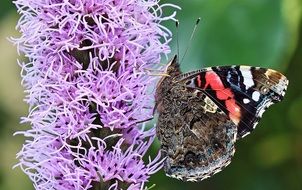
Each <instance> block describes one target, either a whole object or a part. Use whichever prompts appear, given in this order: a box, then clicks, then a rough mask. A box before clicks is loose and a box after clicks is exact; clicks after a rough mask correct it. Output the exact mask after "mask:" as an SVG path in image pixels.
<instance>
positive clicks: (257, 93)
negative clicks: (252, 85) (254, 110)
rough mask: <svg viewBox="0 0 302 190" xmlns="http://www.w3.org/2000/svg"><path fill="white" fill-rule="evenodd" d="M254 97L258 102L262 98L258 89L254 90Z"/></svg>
mask: <svg viewBox="0 0 302 190" xmlns="http://www.w3.org/2000/svg"><path fill="white" fill-rule="evenodd" d="M252 98H253V100H254V101H256V102H257V101H258V100H259V98H260V92H258V91H255V92H253V94H252Z"/></svg>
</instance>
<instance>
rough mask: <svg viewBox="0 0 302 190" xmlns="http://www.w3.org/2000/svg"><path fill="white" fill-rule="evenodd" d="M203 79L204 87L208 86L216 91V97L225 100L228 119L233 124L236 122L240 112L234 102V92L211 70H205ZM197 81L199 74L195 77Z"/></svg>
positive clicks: (238, 119)
mask: <svg viewBox="0 0 302 190" xmlns="http://www.w3.org/2000/svg"><path fill="white" fill-rule="evenodd" d="M205 79H206V84H205V86H204V89H206V88H207V87H208V86H210V88H211V89H212V90H214V91H215V92H216V97H217V99H219V100H221V101H224V102H225V106H226V109H227V110H228V112H229V117H230V119H231V120H232V121H233V122H234V123H235V124H238V123H239V121H240V117H241V113H240V107H239V105H237V104H236V101H235V99H234V93H233V92H232V91H231V89H230V88H225V87H224V85H223V83H222V81H221V79H220V77H219V76H218V75H217V74H216V73H215V72H213V71H209V72H206V75H205ZM199 81H200V76H198V77H197V83H198V84H199Z"/></svg>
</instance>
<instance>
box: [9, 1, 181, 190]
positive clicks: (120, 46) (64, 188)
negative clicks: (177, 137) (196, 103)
mask: <svg viewBox="0 0 302 190" xmlns="http://www.w3.org/2000/svg"><path fill="white" fill-rule="evenodd" d="M14 3H15V5H16V6H17V9H18V12H19V13H20V15H21V18H20V20H19V23H18V25H17V27H18V29H19V31H20V33H21V37H20V38H17V39H13V42H14V43H15V44H16V45H17V47H18V51H19V52H20V53H22V54H24V55H25V57H26V58H27V59H28V61H26V62H19V65H20V66H21V68H22V72H21V75H22V84H23V86H24V88H25V92H26V98H25V101H26V102H27V103H28V105H29V114H28V116H27V117H24V118H22V122H25V123H29V124H30V125H31V129H29V130H27V131H22V132H17V134H23V135H24V136H25V137H27V140H26V142H25V144H24V145H23V147H22V150H21V151H20V152H19V153H18V154H17V158H18V159H19V160H20V162H19V164H17V166H20V167H21V169H22V170H23V171H24V172H25V173H26V174H27V175H28V176H29V177H30V179H31V180H32V181H33V184H34V186H35V188H36V189H39V190H44V189H45V190H49V189H58V190H74V189H76V190H86V189H111V190H113V189H132V190H134V189H143V188H144V185H145V183H146V182H147V181H148V179H149V177H150V175H151V174H153V173H155V172H156V171H158V170H159V169H160V168H161V167H162V161H163V160H162V159H161V155H160V154H158V155H157V156H156V157H155V158H154V159H153V160H152V159H151V158H149V162H144V161H143V159H142V158H143V156H144V155H145V154H146V151H147V149H148V148H149V147H150V145H151V143H152V142H153V139H154V138H155V129H154V128H151V129H148V130H145V129H144V125H142V124H139V123H141V122H142V121H145V120H148V119H149V118H152V110H153V102H154V98H153V97H154V95H153V94H152V93H151V92H150V87H152V86H153V87H154V82H155V80H156V78H155V77H152V76H149V75H147V74H146V72H145V70H146V69H148V68H156V67H157V68H158V65H157V63H159V62H160V57H161V55H162V54H163V55H167V54H168V53H169V51H170V49H169V46H168V42H169V41H170V37H171V33H170V31H169V30H168V29H166V28H165V27H163V26H162V25H161V24H160V23H161V22H162V21H164V20H171V19H174V16H175V12H174V13H173V14H172V15H170V16H166V17H164V16H162V14H163V13H162V11H163V10H162V8H163V7H165V6H172V7H174V8H177V7H176V6H174V5H171V4H164V5H158V1H157V0H69V1H65V0H16V1H15V2H14Z"/></svg>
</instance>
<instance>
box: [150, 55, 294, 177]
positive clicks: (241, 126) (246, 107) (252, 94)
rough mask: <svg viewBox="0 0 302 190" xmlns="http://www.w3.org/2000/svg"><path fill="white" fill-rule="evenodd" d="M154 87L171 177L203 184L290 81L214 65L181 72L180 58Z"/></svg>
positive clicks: (261, 72) (260, 71)
mask: <svg viewBox="0 0 302 190" xmlns="http://www.w3.org/2000/svg"><path fill="white" fill-rule="evenodd" d="M166 74H167V75H168V76H164V77H162V79H161V80H160V81H159V83H158V86H157V89H156V97H155V99H156V106H155V109H156V110H157V111H158V113H159V117H158V123H157V136H158V139H159V141H160V143H161V151H162V153H163V155H164V156H165V157H166V160H165V163H164V170H165V172H166V174H167V175H168V176H171V177H174V178H178V179H181V180H183V181H201V180H203V179H205V178H207V177H210V176H212V175H213V174H215V173H217V172H219V171H220V170H221V169H223V168H224V167H226V166H227V165H228V164H229V163H230V162H231V158H232V156H233V155H234V152H235V147H234V144H235V142H236V140H238V139H241V138H243V137H245V136H246V135H248V134H249V133H250V132H251V131H252V130H253V129H254V128H255V127H256V125H257V123H258V121H259V120H260V118H261V117H262V114H263V113H264V111H265V110H266V109H267V108H268V107H269V106H270V105H272V104H274V103H277V102H279V101H281V100H282V99H283V96H284V94H285V91H286V88H287V85H288V80H287V79H286V77H285V76H284V75H282V74H281V73H279V72H277V71H274V70H272V69H265V68H260V67H250V66H220V67H210V68H205V69H201V70H197V71H192V72H189V73H182V72H181V71H180V68H179V63H178V60H177V56H175V57H174V58H173V60H172V61H171V62H170V63H169V65H168V67H167V69H166Z"/></svg>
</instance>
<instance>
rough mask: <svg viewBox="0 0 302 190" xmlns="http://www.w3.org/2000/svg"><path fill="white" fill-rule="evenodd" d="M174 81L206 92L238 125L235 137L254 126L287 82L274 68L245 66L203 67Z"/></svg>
mask: <svg viewBox="0 0 302 190" xmlns="http://www.w3.org/2000/svg"><path fill="white" fill-rule="evenodd" d="M176 80H178V81H179V82H181V83H183V84H184V85H186V86H187V87H188V88H196V89H200V90H202V91H203V92H204V93H205V94H207V95H208V96H209V98H210V99H212V101H213V102H215V103H216V104H217V106H218V107H219V108H220V109H221V110H222V111H224V112H225V113H226V114H228V116H229V118H230V119H231V120H232V121H233V122H234V123H235V124H236V125H237V126H238V135H237V138H238V139H239V138H243V137H244V136H246V135H247V134H249V133H250V132H251V131H252V130H253V129H254V128H255V127H256V125H257V123H258V121H259V120H260V118H261V117H262V114H263V113H264V111H265V110H266V109H267V108H268V107H269V106H270V105H272V104H274V103H277V102H279V101H281V100H282V99H283V96H284V94H285V91H286V89H287V85H288V80H287V79H286V77H285V76H284V75H282V74H281V73H279V72H277V71H275V70H272V69H265V68H260V67H249V66H219V67H211V68H205V69H201V70H198V71H193V72H189V73H184V74H182V75H180V76H179V77H178V78H177V79H176Z"/></svg>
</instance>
